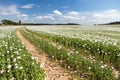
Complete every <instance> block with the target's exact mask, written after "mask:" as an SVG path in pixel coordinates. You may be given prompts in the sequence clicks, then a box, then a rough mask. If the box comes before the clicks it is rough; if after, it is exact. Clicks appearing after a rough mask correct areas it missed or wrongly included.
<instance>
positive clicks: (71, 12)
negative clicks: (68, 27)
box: [68, 11, 79, 16]
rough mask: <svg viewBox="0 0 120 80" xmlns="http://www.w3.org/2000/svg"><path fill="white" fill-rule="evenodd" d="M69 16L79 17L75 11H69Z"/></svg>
mask: <svg viewBox="0 0 120 80" xmlns="http://www.w3.org/2000/svg"><path fill="white" fill-rule="evenodd" d="M68 14H69V15H74V16H78V15H79V12H77V11H70V12H68Z"/></svg>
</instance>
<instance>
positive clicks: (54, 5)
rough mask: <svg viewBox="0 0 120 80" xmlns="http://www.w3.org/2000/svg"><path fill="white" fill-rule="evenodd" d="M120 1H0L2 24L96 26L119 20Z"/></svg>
mask: <svg viewBox="0 0 120 80" xmlns="http://www.w3.org/2000/svg"><path fill="white" fill-rule="evenodd" d="M119 3H120V0H0V20H2V19H11V20H14V21H18V20H21V21H22V22H33V23H69V22H74V23H80V24H97V23H107V22H110V21H118V20H120V6H119Z"/></svg>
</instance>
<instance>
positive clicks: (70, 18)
mask: <svg viewBox="0 0 120 80" xmlns="http://www.w3.org/2000/svg"><path fill="white" fill-rule="evenodd" d="M63 18H64V19H68V20H84V19H85V17H84V16H77V17H75V16H63Z"/></svg>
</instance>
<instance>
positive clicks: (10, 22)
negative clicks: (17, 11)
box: [1, 19, 19, 25]
mask: <svg viewBox="0 0 120 80" xmlns="http://www.w3.org/2000/svg"><path fill="white" fill-rule="evenodd" d="M1 22H2V24H4V25H18V24H19V23H17V22H14V21H11V20H7V19H4V20H2V21H1Z"/></svg>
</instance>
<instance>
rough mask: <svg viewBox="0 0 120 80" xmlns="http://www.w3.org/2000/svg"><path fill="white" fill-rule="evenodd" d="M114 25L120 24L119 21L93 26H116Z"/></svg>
mask: <svg viewBox="0 0 120 80" xmlns="http://www.w3.org/2000/svg"><path fill="white" fill-rule="evenodd" d="M116 24H120V21H115V22H110V23H105V24H94V25H116Z"/></svg>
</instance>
